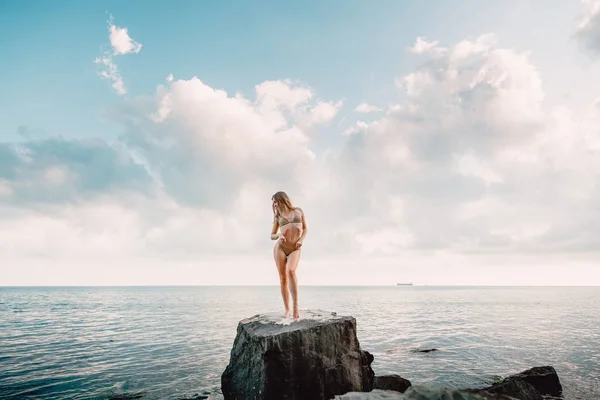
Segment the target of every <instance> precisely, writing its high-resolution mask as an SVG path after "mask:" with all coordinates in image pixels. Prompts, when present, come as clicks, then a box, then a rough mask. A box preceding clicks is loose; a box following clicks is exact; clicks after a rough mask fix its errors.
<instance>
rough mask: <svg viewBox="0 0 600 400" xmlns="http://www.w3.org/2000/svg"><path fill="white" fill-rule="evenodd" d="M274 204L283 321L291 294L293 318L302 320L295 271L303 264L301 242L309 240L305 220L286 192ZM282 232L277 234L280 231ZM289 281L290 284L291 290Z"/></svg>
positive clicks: (276, 195) (274, 229)
mask: <svg viewBox="0 0 600 400" xmlns="http://www.w3.org/2000/svg"><path fill="white" fill-rule="evenodd" d="M271 200H272V201H273V205H272V207H273V214H274V216H273V229H272V231H271V240H277V243H275V247H274V248H273V257H274V258H275V264H276V265H277V271H278V272H279V279H280V283H281V296H282V297H283V305H284V306H285V313H284V314H283V317H284V318H287V317H289V316H290V295H289V293H290V292H291V293H292V302H293V309H292V311H293V317H294V319H296V320H297V319H299V318H300V314H299V312H298V280H297V279H296V268H297V267H298V261H300V251H301V247H302V242H303V241H304V238H305V237H306V233H307V231H306V219H305V218H304V212H303V211H302V209H301V208H299V207H294V206H293V205H292V202H291V201H290V198H289V197H288V195H287V194H285V193H284V192H277V193H275V194H274V195H273V197H272V198H271ZM278 229H279V230H280V233H277V230H278ZM288 282H289V284H290V287H289V291H288Z"/></svg>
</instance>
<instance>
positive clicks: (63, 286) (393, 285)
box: [0, 284, 600, 288]
mask: <svg viewBox="0 0 600 400" xmlns="http://www.w3.org/2000/svg"><path fill="white" fill-rule="evenodd" d="M299 286H300V287H302V286H304V287H398V288H410V287H600V285H572V284H571V285H548V284H545V285H531V284H527V285H525V284H523V285H518V284H516V285H489V284H402V285H397V284H386V285H360V284H345V285H336V284H305V285H302V284H301V285H299ZM53 287H54V288H66V287H73V288H78V287H79V288H84V287H165V288H166V287H279V284H261V285H249V284H239V285H236V284H226V285H225V284H195V285H190V284H169V285H154V284H151V285H147V284H109V285H102V284H100V285H0V288H53Z"/></svg>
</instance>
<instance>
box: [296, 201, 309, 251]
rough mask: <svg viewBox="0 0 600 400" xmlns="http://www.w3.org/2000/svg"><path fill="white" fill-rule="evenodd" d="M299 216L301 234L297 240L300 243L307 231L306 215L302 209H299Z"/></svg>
mask: <svg viewBox="0 0 600 400" xmlns="http://www.w3.org/2000/svg"><path fill="white" fill-rule="evenodd" d="M300 216H301V217H302V235H300V239H298V242H300V243H302V242H303V241H304V238H305V237H306V234H307V233H308V228H307V227H306V217H305V216H304V211H302V209H300Z"/></svg>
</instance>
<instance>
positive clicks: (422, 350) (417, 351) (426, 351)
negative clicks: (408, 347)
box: [412, 348, 439, 353]
mask: <svg viewBox="0 0 600 400" xmlns="http://www.w3.org/2000/svg"><path fill="white" fill-rule="evenodd" d="M432 351H439V350H438V349H435V348H434V349H414V350H412V352H413V353H431V352H432Z"/></svg>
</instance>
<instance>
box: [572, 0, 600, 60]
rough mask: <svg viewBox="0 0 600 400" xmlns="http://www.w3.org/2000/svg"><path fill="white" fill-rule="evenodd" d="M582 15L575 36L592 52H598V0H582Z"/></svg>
mask: <svg viewBox="0 0 600 400" xmlns="http://www.w3.org/2000/svg"><path fill="white" fill-rule="evenodd" d="M581 3H582V5H583V16H582V18H581V20H580V21H579V23H578V24H577V26H576V29H575V37H576V38H577V39H579V40H580V41H581V42H582V43H583V45H584V46H586V47H587V48H588V49H589V50H591V51H593V52H600V0H582V1H581Z"/></svg>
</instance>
